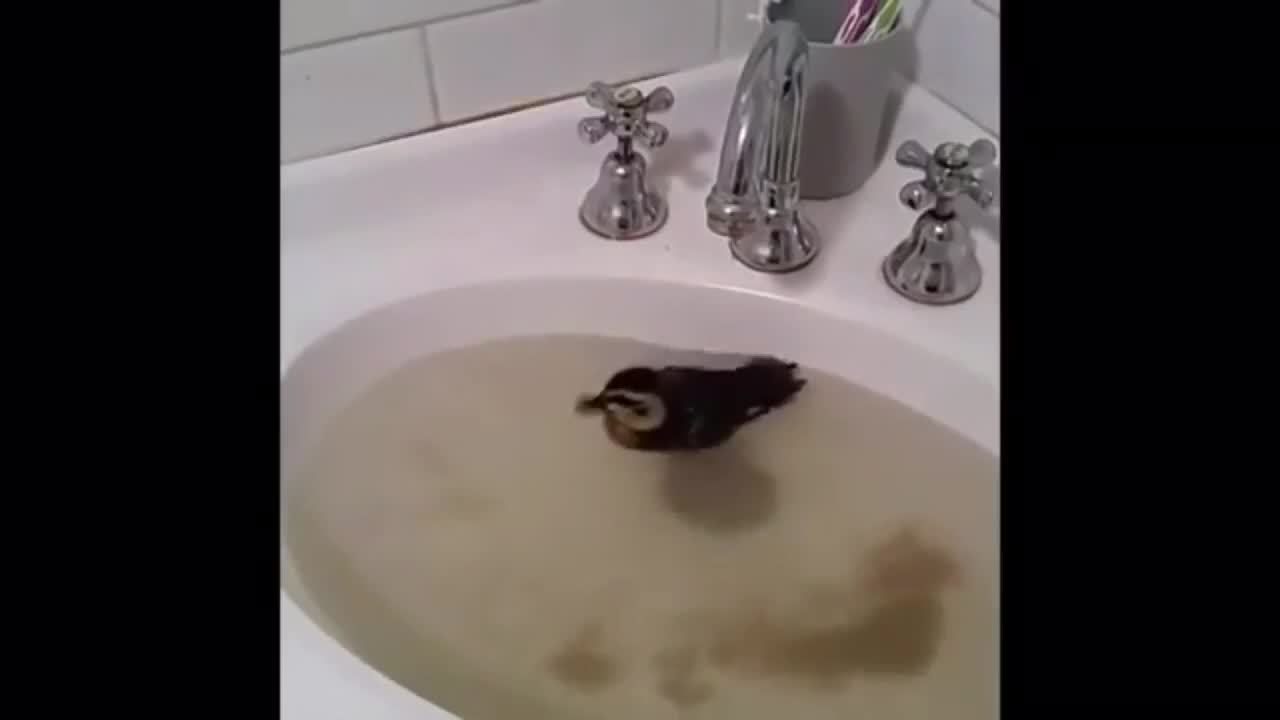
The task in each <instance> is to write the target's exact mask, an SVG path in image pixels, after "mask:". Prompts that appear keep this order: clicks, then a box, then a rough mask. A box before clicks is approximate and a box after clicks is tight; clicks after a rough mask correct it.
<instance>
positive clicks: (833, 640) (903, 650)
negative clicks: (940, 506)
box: [709, 530, 957, 690]
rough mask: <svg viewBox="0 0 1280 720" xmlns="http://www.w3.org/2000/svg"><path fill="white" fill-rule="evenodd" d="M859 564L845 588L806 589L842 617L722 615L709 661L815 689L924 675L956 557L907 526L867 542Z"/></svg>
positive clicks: (813, 602)
mask: <svg viewBox="0 0 1280 720" xmlns="http://www.w3.org/2000/svg"><path fill="white" fill-rule="evenodd" d="M864 567H865V568H866V571H865V572H864V573H860V574H858V575H856V576H855V577H854V579H853V580H852V581H851V582H850V583H849V584H848V585H847V586H845V587H840V586H838V585H824V586H816V587H815V588H813V589H812V590H811V597H810V598H808V600H809V603H808V604H809V605H810V606H812V607H813V609H814V610H819V609H820V610H821V612H822V615H824V616H827V617H831V616H833V615H843V616H844V619H843V620H839V621H835V622H832V623H830V624H828V625H827V626H825V627H820V628H814V627H813V626H812V624H810V625H808V626H805V627H801V626H800V625H799V624H797V623H794V622H792V623H787V622H784V621H781V620H779V619H777V618H775V617H771V616H770V615H769V614H768V613H766V612H764V611H762V610H755V611H752V612H749V613H745V614H744V615H742V616H739V617H738V618H737V619H733V620H729V621H727V622H726V621H723V620H722V621H720V622H718V623H717V625H718V627H717V628H716V629H715V631H714V633H713V636H712V639H711V641H710V646H709V656H710V659H711V663H712V664H713V665H714V666H715V667H717V668H718V669H720V670H721V671H724V672H729V673H736V674H746V675H755V676H769V677H776V678H782V679H787V680H791V681H796V682H799V683H801V684H803V685H805V686H807V687H810V688H812V689H814V690H839V689H841V688H843V687H844V686H845V685H846V684H847V682H848V681H849V680H850V679H851V678H852V677H853V676H855V675H859V674H862V675H886V674H892V675H918V674H922V673H924V672H925V671H927V670H928V668H929V666H930V664H931V662H932V660H933V658H934V656H935V654H936V652H937V648H938V646H939V643H940V641H941V638H942V634H943V625H944V622H943V621H944V617H943V607H942V599H941V593H942V591H943V589H944V588H945V587H946V586H947V585H948V584H949V583H951V582H953V581H954V580H955V578H956V577H957V568H956V564H955V562H954V561H953V560H952V559H951V558H950V557H949V556H948V555H947V554H946V553H944V552H942V551H941V550H939V549H937V548H935V547H931V546H929V545H927V544H925V543H924V542H922V541H921V540H920V539H919V537H918V535H917V534H916V533H914V532H912V531H910V530H907V531H903V532H901V533H899V534H898V535H896V536H894V537H893V538H891V539H890V540H889V541H887V542H885V543H883V544H881V545H880V546H877V547H876V548H874V549H873V550H872V551H871V552H870V553H869V554H868V556H867V557H866V562H865V564H864ZM841 600H843V603H841ZM840 604H843V606H844V607H843V611H842V612H839V610H840V607H839V606H840ZM868 607H869V608H870V609H869V610H868ZM859 608H861V611H859Z"/></svg>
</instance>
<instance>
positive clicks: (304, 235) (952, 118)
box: [281, 58, 1000, 720]
mask: <svg viewBox="0 0 1280 720" xmlns="http://www.w3.org/2000/svg"><path fill="white" fill-rule="evenodd" d="M741 63H742V59H741V58H735V59H731V60H728V61H725V62H721V63H718V64H716V65H712V66H708V67H706V68H702V69H699V70H695V71H691V72H687V73H681V74H679V75H675V76H671V77H668V78H664V79H661V80H659V81H651V82H645V83H639V85H640V86H641V87H643V88H644V89H645V90H646V91H648V90H649V89H651V88H653V87H655V86H657V85H658V84H665V85H667V86H668V87H670V88H671V89H672V90H673V91H674V93H675V98H676V102H675V106H674V107H673V108H672V109H671V110H670V111H669V112H667V113H665V114H664V115H663V116H662V117H661V118H660V121H661V122H662V123H663V124H664V125H666V126H667V127H668V128H669V129H670V130H671V138H670V140H669V141H668V143H667V144H666V145H665V146H663V147H662V148H659V149H658V150H656V151H646V154H647V156H648V157H649V158H650V175H651V176H652V177H654V178H655V179H661V180H665V181H667V182H669V185H668V187H669V193H668V199H669V201H670V213H671V214H670V219H669V220H668V221H667V224H666V226H665V227H664V228H663V229H662V230H660V231H659V232H658V233H657V234H656V235H653V236H651V237H649V238H646V239H641V240H634V241H630V242H612V241H607V240H604V239H602V238H599V237H596V236H594V235H592V234H590V233H589V232H588V231H587V230H585V229H584V228H583V227H582V225H581V224H580V222H579V220H578V216H577V212H578V205H579V203H580V202H581V200H582V196H583V194H584V193H585V192H586V191H587V189H588V188H589V187H590V186H591V184H592V183H593V182H594V180H595V177H596V174H597V172H598V169H599V166H600V162H601V160H602V159H603V157H604V155H605V153H606V152H607V151H608V146H607V145H606V144H605V143H601V144H598V145H594V146H587V145H584V144H583V143H582V142H581V141H580V140H579V139H578V137H577V133H576V125H577V122H578V120H579V119H580V118H582V117H585V116H588V115H591V114H593V112H594V111H592V110H591V108H589V107H588V106H587V105H586V104H585V102H584V101H583V100H582V99H581V98H580V97H579V98H574V99H571V100H566V101H563V102H559V103H555V104H552V105H547V106H544V107H541V108H536V109H532V110H527V111H524V112H520V113H516V114H512V115H507V116H502V117H497V118H493V119H490V120H486V121H482V122H478V123H475V124H471V125H464V126H459V127H456V128H452V129H447V130H442V131H437V132H432V133H428V134H424V135H420V136H417V137H413V138H408V139H405V140H400V141H397V142H392V143H387V144H383V145H377V146H373V147H369V148H365V149H362V150H357V151H352V152H348V153H343V154H340V155H336V156H331V157H326V158H320V159H316V160H311V161H307V162H303V163H299V164H295V165H291V166H286V167H284V168H282V169H281V372H282V373H283V372H284V370H285V369H286V368H287V367H288V365H289V364H290V363H291V362H292V361H293V359H294V358H296V357H297V355H298V354H299V353H300V352H301V351H302V350H303V349H304V348H305V347H306V346H307V345H308V344H310V343H311V342H313V341H315V340H316V339H318V338H319V337H320V336H322V335H324V334H326V333H328V332H329V331H331V330H332V329H334V328H335V327H336V326H337V325H339V324H341V323H343V322H346V321H348V320H351V319H353V318H355V317H356V316H358V315H361V314H363V313H365V312H367V311H370V310H373V309H375V308H378V307H380V306H383V305H386V304H388V303H392V302H396V301H399V300H403V299H406V298H409V297H412V296H415V295H419V294H422V293H424V292H428V291H431V290H433V289H438V288H442V287H450V286H457V285H465V284H470V283H474V282H482V281H488V280H494V279H499V278H506V277H515V276H526V275H548V274H550V275H556V276H584V275H589V276H597V277H598V276H609V277H639V278H653V277H657V278H664V279H668V280H673V281H684V282H689V283H697V284H711V285H725V286H734V287H740V288H744V289H748V290H753V291H758V292H764V293H769V294H773V295H778V296H785V297H788V298H792V299H795V300H798V301H801V302H804V303H812V304H814V305H819V306H822V307H823V309H825V310H828V311H832V312H839V313H842V314H846V315H848V316H851V317H854V318H856V319H857V320H858V321H860V322H864V323H867V324H870V325H873V326H875V327H877V328H879V329H883V330H886V331H888V332H891V333H894V334H896V335H898V336H901V337H903V338H904V339H907V340H909V341H912V342H914V343H917V344H919V345H922V346H924V347H926V348H928V349H929V350H931V351H933V352H935V353H938V354H942V355H946V356H948V357H951V358H953V359H955V360H956V361H957V362H959V363H961V364H962V365H964V366H965V367H967V368H968V369H970V370H972V371H974V372H976V373H978V374H980V375H981V376H984V377H985V378H987V379H989V380H990V382H991V383H992V384H993V386H995V387H997V388H998V387H999V379H998V378H999V332H1000V329H999V303H1000V285H999V278H1000V274H999V273H1000V257H999V246H998V244H997V242H996V240H997V239H998V238H997V237H995V234H998V227H999V219H998V210H996V209H993V210H992V211H991V216H990V217H988V218H987V219H986V220H984V221H982V222H980V223H977V224H975V225H974V227H973V233H974V236H975V239H976V241H977V245H978V257H979V260H980V262H981V263H982V266H983V269H984V272H985V277H984V282H983V286H982V288H981V289H980V290H979V291H978V293H977V295H975V296H974V297H973V298H971V299H970V300H969V301H968V302H965V303H962V304H959V305H955V306H949V307H926V306H922V305H916V304H913V303H910V302H908V301H907V300H905V299H904V298H902V297H900V296H898V295H897V294H895V293H894V292H893V291H892V290H890V289H889V288H888V286H887V285H886V284H885V283H884V281H883V280H882V278H881V276H880V261H881V260H882V258H883V257H884V255H885V254H886V253H888V252H889V250H890V249H891V248H892V247H893V246H894V244H896V243H897V242H898V240H899V239H901V238H902V237H905V235H906V233H907V232H908V230H909V229H910V227H911V224H912V222H913V221H914V220H915V213H913V212H912V211H910V210H908V209H907V208H905V207H903V206H902V205H901V204H900V203H899V201H898V191H899V189H900V188H901V187H902V185H903V184H905V183H907V182H909V181H911V180H915V179H918V178H919V177H920V172H919V171H916V170H912V169H909V168H902V167H898V166H897V165H896V164H895V163H894V162H893V160H892V151H893V150H894V149H896V147H897V146H898V145H899V144H901V143H902V142H903V141H905V140H908V139H914V140H918V141H919V142H920V143H922V144H923V145H924V146H925V147H927V148H930V149H932V148H933V147H934V146H935V145H936V144H938V143H940V142H944V141H965V142H972V141H974V140H976V139H978V138H983V137H985V138H988V139H991V140H993V141H995V140H996V138H993V137H991V136H990V135H989V134H988V133H986V132H985V131H983V130H981V129H980V128H979V127H978V126H976V125H975V124H974V123H972V122H970V121H969V120H967V119H966V118H964V117H963V116H962V115H960V114H959V113H957V112H956V111H955V110H953V109H951V108H950V107H949V106H947V105H946V104H945V103H943V102H942V101H941V100H939V99H937V98H935V97H934V96H932V95H930V94H929V93H928V92H927V91H925V90H923V89H922V88H919V87H918V86H911V87H908V88H906V90H905V94H904V98H903V103H902V107H901V111H900V113H899V114H898V117H897V120H896V123H895V126H894V129H893V134H892V140H891V142H890V145H889V148H890V152H889V154H888V156H887V157H886V159H885V161H884V162H882V164H881V167H880V169H879V170H878V171H877V173H876V175H875V176H874V177H873V178H872V179H871V180H870V181H869V182H868V183H867V184H866V186H864V187H863V188H862V189H861V190H860V191H859V192H858V193H856V194H855V195H853V196H850V197H848V198H843V199H839V200H832V201H825V202H806V203H804V206H803V212H805V213H806V215H807V216H808V217H809V218H810V219H811V220H812V221H813V222H814V223H815V224H816V225H817V227H818V228H819V230H820V232H821V234H822V238H823V250H822V252H821V254H820V255H819V257H818V259H817V260H816V261H815V262H814V263H813V264H812V265H810V266H809V267H808V268H807V269H805V270H802V271H800V272H798V273H794V274H791V275H782V276H774V275H767V274H761V273H756V272H753V271H751V270H749V269H747V268H745V267H743V266H742V265H740V264H738V263H737V262H735V261H734V260H732V258H731V257H730V255H729V252H728V249H727V247H726V244H725V243H726V241H725V240H724V239H723V238H721V237H719V236H716V235H713V234H712V233H711V232H710V231H709V230H707V228H706V225H705V211H704V207H703V201H704V199H705V197H706V194H707V192H708V190H709V189H710V186H711V183H712V180H713V177H714V174H715V169H716V164H717V160H718V156H719V147H720V142H721V136H722V133H723V128H724V123H725V118H726V113H727V109H728V106H729V98H730V95H731V94H732V91H733V86H734V84H735V82H736V80H737V76H738V72H739V70H740V67H741ZM281 613H282V616H281V622H282V637H281V640H282V656H281V663H282V668H281V671H282V672H281V683H282V686H281V692H282V698H283V699H282V717H284V718H291V719H296V720H325V719H327V718H333V719H334V720H338V719H341V720H350V719H351V718H356V717H359V718H362V719H363V720H381V719H382V718H387V719H388V720H390V719H392V718H424V717H428V718H430V717H436V716H435V715H432V714H430V713H427V714H425V715H424V707H423V705H422V704H421V703H420V701H417V700H416V698H414V697H413V696H411V695H409V694H408V693H407V691H404V690H403V689H401V688H399V687H398V686H395V685H394V684H392V683H391V682H390V681H388V680H386V679H385V678H382V677H381V676H378V675H376V674H373V673H371V672H370V671H368V670H367V669H366V668H364V667H363V666H362V665H360V663H359V662H358V661H356V660H355V659H354V658H352V657H350V656H348V655H346V654H345V653H341V652H340V651H338V650H337V645H336V644H335V643H333V642H332V641H331V640H329V639H328V638H326V637H320V636H317V635H316V633H315V631H314V628H310V629H308V630H307V631H305V632H304V631H303V630H302V628H303V627H304V626H310V623H309V621H308V620H306V619H305V618H304V617H303V616H302V615H301V613H300V611H299V610H298V609H297V607H296V606H294V605H293V604H292V603H291V602H288V601H287V600H286V598H285V596H284V595H283V594H282V607H281ZM441 717H443V716H441Z"/></svg>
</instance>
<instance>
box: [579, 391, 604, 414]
mask: <svg viewBox="0 0 1280 720" xmlns="http://www.w3.org/2000/svg"><path fill="white" fill-rule="evenodd" d="M574 410H576V411H577V412H578V414H580V415H591V414H593V413H598V412H603V411H604V401H603V400H602V399H601V397H600V396H599V395H582V396H580V397H578V402H577V404H575V405H574Z"/></svg>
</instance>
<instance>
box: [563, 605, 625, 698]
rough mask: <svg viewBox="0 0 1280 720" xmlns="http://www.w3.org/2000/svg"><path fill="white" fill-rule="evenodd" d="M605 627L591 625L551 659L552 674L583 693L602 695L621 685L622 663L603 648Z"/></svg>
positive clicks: (586, 626)
mask: <svg viewBox="0 0 1280 720" xmlns="http://www.w3.org/2000/svg"><path fill="white" fill-rule="evenodd" d="M603 640H604V627H603V626H602V625H601V624H600V623H598V622H594V623H588V624H587V625H584V626H583V627H582V629H581V630H579V631H578V633H577V634H576V635H575V636H574V637H573V638H572V639H571V640H569V642H568V643H567V644H566V645H565V646H564V647H563V648H561V649H560V650H559V651H557V652H556V653H555V654H554V655H553V656H552V657H551V660H550V668H551V674H552V675H554V676H555V677H556V678H557V679H558V680H559V681H560V682H562V683H564V684H565V685H568V686H570V687H572V688H574V689H576V690H581V691H583V692H598V691H600V690H603V689H604V688H606V687H608V686H610V685H612V684H613V683H615V682H617V680H618V678H619V676H620V674H621V673H620V666H619V663H618V661H617V660H616V659H615V658H613V657H611V656H610V655H608V654H607V653H605V652H604V651H603V650H602V649H601V645H602V644H603Z"/></svg>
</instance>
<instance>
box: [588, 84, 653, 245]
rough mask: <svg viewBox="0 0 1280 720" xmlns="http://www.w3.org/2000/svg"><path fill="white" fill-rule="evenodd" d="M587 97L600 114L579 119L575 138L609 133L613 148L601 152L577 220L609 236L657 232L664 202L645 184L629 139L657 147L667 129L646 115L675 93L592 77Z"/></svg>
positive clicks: (644, 167) (643, 166)
mask: <svg viewBox="0 0 1280 720" xmlns="http://www.w3.org/2000/svg"><path fill="white" fill-rule="evenodd" d="M586 100H587V104H588V105H590V106H591V107H593V108H596V109H597V110H602V111H604V114H603V115H599V116H597V117H590V118H583V119H582V120H580V121H579V122H578V137H580V138H582V140H583V141H584V142H586V143H587V144H594V143H597V142H600V140H602V139H604V137H605V136H606V135H609V134H612V135H613V136H614V137H616V138H617V139H618V147H617V148H616V149H615V150H614V151H613V152H610V153H609V154H608V155H607V156H606V157H605V159H604V164H603V165H602V166H601V168H600V174H599V176H598V177H597V178H596V182H595V185H593V186H592V187H591V190H590V191H588V192H587V195H586V197H585V198H583V200H582V205H581V206H580V207H579V208H578V217H579V219H581V220H582V224H583V225H585V226H586V228H587V229H588V230H590V231H591V232H593V233H595V234H597V235H600V236H602V237H606V238H611V239H614V240H629V239H632V238H638V237H643V236H645V235H649V234H651V233H653V232H656V231H657V230H658V229H659V228H660V227H662V225H663V224H664V223H665V222H666V221H667V202H666V200H665V199H664V198H663V197H662V196H661V195H659V194H658V192H657V191H656V190H654V189H653V188H651V187H649V181H648V178H647V173H648V163H647V162H646V161H645V159H644V156H643V155H641V154H640V153H638V152H636V150H635V147H634V146H633V144H634V143H635V142H636V141H639V143H640V144H641V145H643V146H645V147H648V148H657V147H661V146H662V145H663V144H665V143H666V142H667V136H668V135H669V132H668V131H667V128H666V127H665V126H664V125H662V124H661V123H657V122H654V121H652V120H650V119H649V114H650V113H660V112H664V111H666V110H669V109H671V106H672V105H674V104H675V95H674V94H672V92H671V90H670V88H667V87H660V88H658V89H656V90H654V91H653V92H651V93H649V95H647V96H646V95H645V94H644V93H642V92H640V90H638V89H636V88H634V87H623V88H618V89H616V90H615V89H614V88H612V87H610V86H608V85H606V84H605V83H602V82H593V83H591V85H590V86H588V87H587V92H586Z"/></svg>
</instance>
